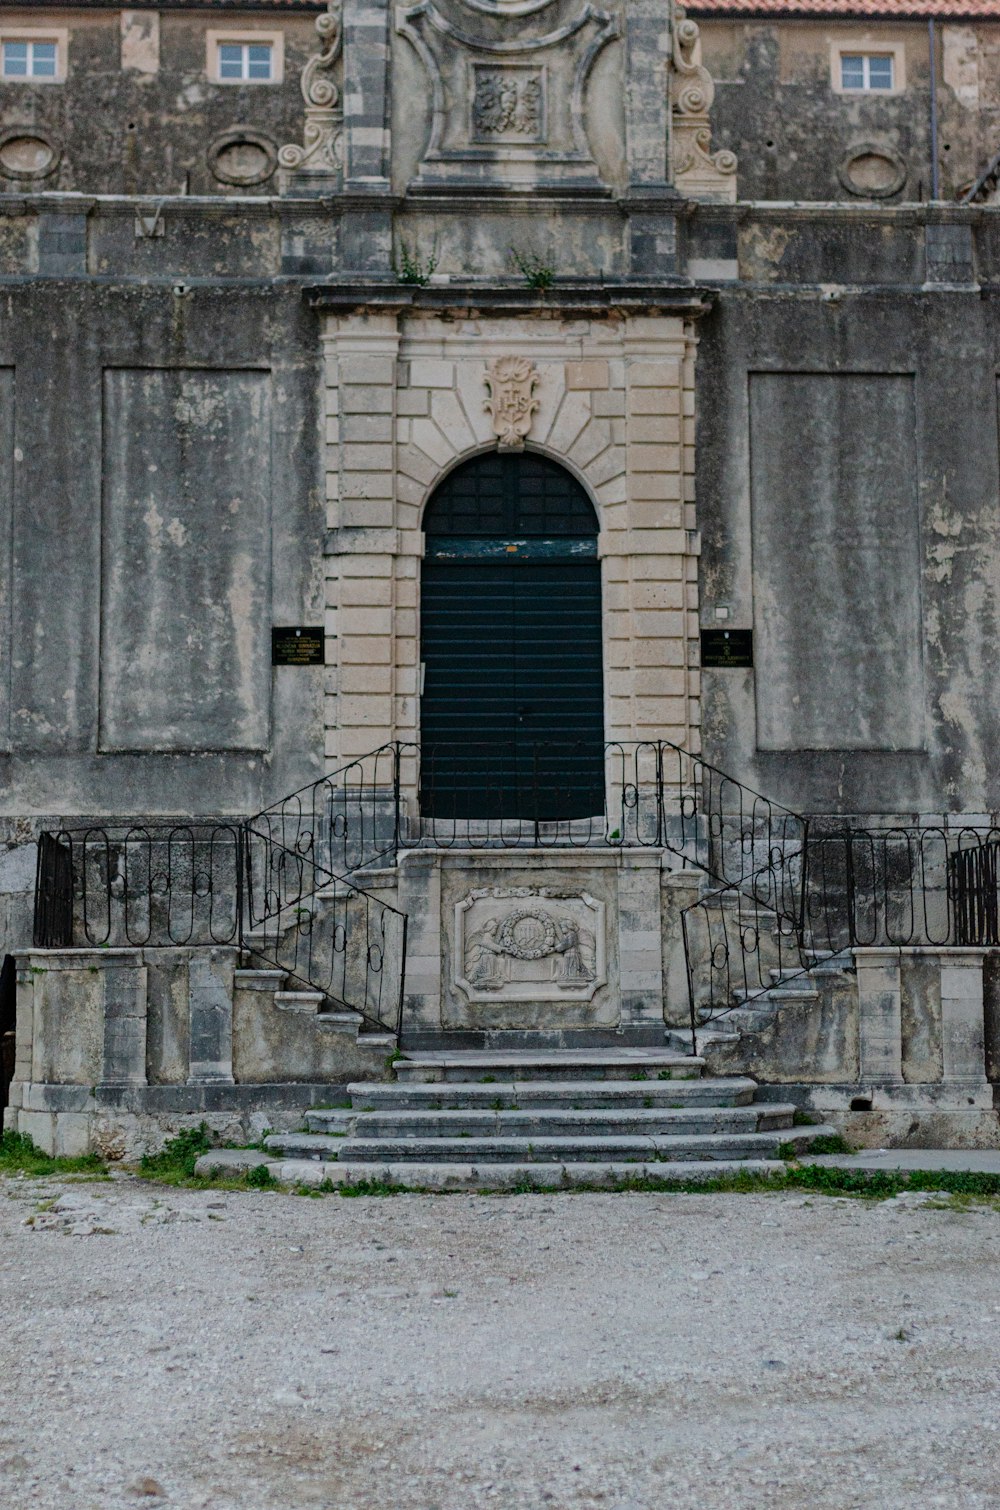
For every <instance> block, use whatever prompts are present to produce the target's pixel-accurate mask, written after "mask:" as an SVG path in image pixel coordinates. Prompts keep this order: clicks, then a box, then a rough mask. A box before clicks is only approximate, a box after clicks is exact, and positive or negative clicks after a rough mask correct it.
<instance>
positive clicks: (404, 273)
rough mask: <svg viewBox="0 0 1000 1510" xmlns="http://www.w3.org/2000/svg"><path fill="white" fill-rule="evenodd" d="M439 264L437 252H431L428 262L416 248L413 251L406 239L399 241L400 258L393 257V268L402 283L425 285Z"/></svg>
mask: <svg viewBox="0 0 1000 1510" xmlns="http://www.w3.org/2000/svg"><path fill="white" fill-rule="evenodd" d="M437 265H438V256H437V252H436V251H434V252H431V254H430V256H429V257H428V258H427V260H426V262H425V261H424V259H423V257H421V255H420V253H419V252H418V251H417V250H416V248H414V249H413V250H412V251H411V249H410V248H409V247H408V246H407V244H406V242H405V241H402V240H401V241H400V243H399V260H398V261H396V260H395V259H393V264H392V266H393V270H394V272H395V274H396V277H397V278H398V279H399V281H400V283H415V284H417V285H418V286H419V287H421V288H422V287H423V286H424V284H425V283H429V282H430V281H431V277H432V276H433V273H434V270H435V268H436V267H437Z"/></svg>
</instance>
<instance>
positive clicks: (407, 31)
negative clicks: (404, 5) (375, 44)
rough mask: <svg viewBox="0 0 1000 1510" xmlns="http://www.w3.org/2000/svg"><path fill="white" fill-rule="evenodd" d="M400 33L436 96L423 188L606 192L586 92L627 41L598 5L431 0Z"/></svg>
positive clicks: (569, 0)
mask: <svg viewBox="0 0 1000 1510" xmlns="http://www.w3.org/2000/svg"><path fill="white" fill-rule="evenodd" d="M396 29H397V31H398V32H400V33H401V34H402V35H403V36H405V37H407V38H408V39H409V41H410V42H411V43H412V44H413V46H414V48H415V49H416V51H417V53H418V55H419V57H420V59H421V61H422V62H423V64H424V67H425V68H426V70H427V74H428V78H429V80H430V83H431V87H432V90H433V102H434V103H433V120H432V126H431V135H430V141H429V142H428V145H427V149H426V152H425V154H424V158H423V161H422V163H421V165H420V170H419V173H418V176H417V179H416V185H417V186H426V185H435V186H440V185H445V184H454V185H455V186H456V187H462V186H463V185H464V186H466V187H473V186H474V187H476V188H478V189H482V188H488V187H490V186H493V187H496V188H498V189H510V188H512V187H517V186H523V187H525V188H528V187H532V186H540V185H560V186H563V187H565V186H567V185H577V186H579V185H581V184H589V185H591V186H593V187H597V186H598V185H599V184H600V178H599V174H598V171H597V165H596V163H595V162H594V159H593V156H592V155H591V151H590V146H589V144H588V141H587V134H586V131H585V128H584V119H583V92H584V88H585V85H586V81H587V76H588V74H589V73H590V69H591V67H592V65H593V63H594V60H595V58H596V57H597V55H598V53H599V52H600V51H601V49H602V48H603V47H604V45H605V43H607V42H609V41H610V40H611V38H612V37H615V36H617V35H618V22H617V20H616V18H614V17H612V16H611V15H609V14H608V12H607V11H604V10H601V9H600V8H599V7H598V6H596V5H595V4H593V3H592V0H520V3H518V0H514V3H505V0H421V3H420V4H417V5H413V6H411V7H409V8H408V9H406V10H403V11H401V12H400V13H399V17H398V20H397V25H396Z"/></svg>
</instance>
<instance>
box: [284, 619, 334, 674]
mask: <svg viewBox="0 0 1000 1510" xmlns="http://www.w3.org/2000/svg"><path fill="white" fill-rule="evenodd" d="M323 647H324V636H323V626H322V624H319V625H317V624H311V625H308V626H306V627H303V626H301V625H300V626H299V627H298V628H296V627H295V626H294V625H293V626H292V627H291V628H284V629H272V630H271V665H272V666H325V665H326V657H325V656H324V654H323Z"/></svg>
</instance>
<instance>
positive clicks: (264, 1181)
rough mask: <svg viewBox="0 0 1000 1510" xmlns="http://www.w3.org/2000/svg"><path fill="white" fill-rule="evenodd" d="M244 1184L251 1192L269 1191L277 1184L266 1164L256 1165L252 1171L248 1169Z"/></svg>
mask: <svg viewBox="0 0 1000 1510" xmlns="http://www.w3.org/2000/svg"><path fill="white" fill-rule="evenodd" d="M246 1182H247V1185H248V1186H249V1188H250V1189H251V1190H271V1189H273V1188H274V1186H275V1185H276V1184H277V1181H276V1180H275V1178H274V1175H273V1174H272V1173H271V1171H270V1170H269V1169H268V1167H267V1165H266V1164H256V1165H255V1166H254V1168H253V1169H248V1170H247V1173H246Z"/></svg>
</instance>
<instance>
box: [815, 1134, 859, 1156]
mask: <svg viewBox="0 0 1000 1510" xmlns="http://www.w3.org/2000/svg"><path fill="white" fill-rule="evenodd" d="M808 1151H809V1153H812V1154H817V1153H853V1152H854V1149H853V1148H852V1147H851V1145H850V1143H848V1142H847V1141H846V1140H845V1139H844V1138H842V1137H841V1136H840V1133H821V1134H820V1136H819V1137H818V1138H813V1140H812V1142H811V1143H810V1144H809V1150H808Z"/></svg>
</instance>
